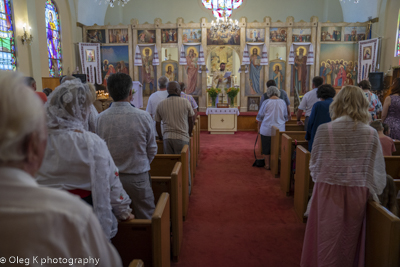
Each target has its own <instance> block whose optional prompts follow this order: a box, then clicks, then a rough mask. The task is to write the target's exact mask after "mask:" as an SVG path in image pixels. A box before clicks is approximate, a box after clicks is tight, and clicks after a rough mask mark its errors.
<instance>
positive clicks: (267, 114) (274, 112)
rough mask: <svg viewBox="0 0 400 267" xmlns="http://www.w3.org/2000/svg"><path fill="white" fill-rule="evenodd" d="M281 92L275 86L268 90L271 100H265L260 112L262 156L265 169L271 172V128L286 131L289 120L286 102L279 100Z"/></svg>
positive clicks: (258, 118) (258, 116)
mask: <svg viewBox="0 0 400 267" xmlns="http://www.w3.org/2000/svg"><path fill="white" fill-rule="evenodd" d="M280 94H281V93H280V91H279V89H278V88H277V87H275V86H270V87H268V89H267V96H268V97H269V99H267V100H265V101H264V102H263V103H262V105H261V108H260V110H259V111H258V115H257V121H258V129H259V133H260V135H261V144H262V154H263V155H264V158H265V166H264V168H265V169H267V170H269V159H270V154H271V128H272V126H276V127H277V128H278V129H279V130H280V131H285V122H286V121H287V120H288V113H287V106H286V103H285V101H283V100H282V99H280V98H279V96H280Z"/></svg>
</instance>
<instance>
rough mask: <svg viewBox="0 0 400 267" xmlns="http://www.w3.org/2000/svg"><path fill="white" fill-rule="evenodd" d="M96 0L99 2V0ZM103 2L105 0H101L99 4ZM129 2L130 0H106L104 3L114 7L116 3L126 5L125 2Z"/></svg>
mask: <svg viewBox="0 0 400 267" xmlns="http://www.w3.org/2000/svg"><path fill="white" fill-rule="evenodd" d="M94 1H95V2H97V0H94ZM101 2H103V0H99V5H101ZM128 2H129V0H104V4H106V5H109V6H110V7H114V5H115V3H118V5H121V4H122V6H125V4H127V3H128Z"/></svg>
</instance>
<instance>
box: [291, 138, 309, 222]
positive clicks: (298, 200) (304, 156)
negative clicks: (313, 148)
mask: <svg viewBox="0 0 400 267" xmlns="http://www.w3.org/2000/svg"><path fill="white" fill-rule="evenodd" d="M310 159H311V153H310V152H309V151H308V150H307V149H305V148H304V147H303V146H301V145H300V146H297V148H296V174H295V176H294V181H295V182H294V211H295V212H296V214H297V217H298V218H299V219H300V220H301V221H302V222H305V221H306V218H305V217H304V213H305V212H306V210H307V204H308V200H309V197H310V193H312V191H310V190H311V188H312V183H313V182H312V180H311V176H310V167H309V166H310Z"/></svg>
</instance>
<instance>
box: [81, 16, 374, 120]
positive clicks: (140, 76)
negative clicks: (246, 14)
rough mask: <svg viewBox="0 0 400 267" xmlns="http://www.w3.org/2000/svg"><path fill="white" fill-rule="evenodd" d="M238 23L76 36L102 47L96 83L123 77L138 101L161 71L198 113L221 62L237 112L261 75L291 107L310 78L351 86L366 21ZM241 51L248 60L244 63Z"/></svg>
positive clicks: (262, 84) (93, 29)
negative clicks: (234, 27) (232, 27)
mask: <svg viewBox="0 0 400 267" xmlns="http://www.w3.org/2000/svg"><path fill="white" fill-rule="evenodd" d="M239 27H240V29H239V30H238V31H237V32H227V33H220V32H212V31H210V28H211V23H210V22H208V21H207V20H206V19H205V18H203V19H201V21H200V23H195V22H189V23H185V22H184V21H183V19H181V18H179V19H177V21H176V23H171V22H167V23H162V21H161V20H160V19H156V20H155V21H154V23H153V24H149V23H144V24H139V23H138V21H137V20H135V19H132V20H131V24H130V25H121V24H120V25H117V26H111V25H106V26H98V25H94V26H90V27H84V31H83V32H84V36H83V41H84V42H89V43H100V45H101V63H102V75H103V77H102V81H103V85H106V83H107V82H106V81H107V78H108V76H109V75H110V74H112V73H115V72H124V73H127V74H129V75H130V76H131V77H132V78H133V80H135V81H140V82H141V83H142V85H143V96H144V106H146V104H147V100H148V97H149V96H150V95H151V94H152V93H153V92H155V91H156V90H158V88H157V87H158V84H157V79H158V78H159V77H161V76H163V75H164V76H167V77H168V78H169V79H170V80H176V81H180V82H184V83H185V84H186V92H187V93H188V94H191V95H193V96H194V97H195V99H196V101H198V103H199V107H200V111H205V110H206V108H207V105H208V104H207V103H208V101H207V93H206V89H207V88H210V87H211V86H212V77H213V72H214V71H216V70H217V69H218V68H219V65H220V64H221V63H226V69H227V70H228V71H231V72H232V74H231V77H232V86H235V87H238V88H240V93H239V95H238V97H237V100H236V101H235V103H237V105H238V106H240V111H242V112H246V111H248V107H247V106H248V105H249V104H248V103H250V102H251V101H248V100H252V101H253V99H256V98H260V97H261V95H262V94H263V93H264V92H265V90H266V82H267V81H268V80H275V83H276V84H277V86H278V87H279V88H280V89H284V90H286V92H287V93H288V95H290V97H291V100H292V101H291V103H292V108H293V109H296V108H297V105H298V103H299V102H300V99H301V97H302V95H304V94H305V93H306V92H307V91H309V90H310V89H312V88H311V87H312V82H311V81H312V78H313V77H314V76H316V75H320V76H322V77H323V78H324V81H325V83H329V84H332V85H333V86H335V87H340V86H343V85H346V84H356V83H357V75H356V73H357V68H358V66H357V59H358V56H357V54H358V41H360V40H365V38H366V37H367V31H368V29H367V28H368V24H367V23H329V22H327V23H319V22H318V18H317V17H312V18H311V19H310V22H305V21H300V22H294V18H293V17H288V18H287V20H286V21H285V22H281V21H276V22H272V21H271V18H269V17H266V18H265V19H264V21H263V22H257V21H255V22H247V19H246V18H241V19H240V20H239ZM245 51H246V52H247V53H245V54H248V59H246V60H245V62H249V63H248V64H245V65H243V59H244V58H243V55H244V52H245ZM253 102H254V101H253Z"/></svg>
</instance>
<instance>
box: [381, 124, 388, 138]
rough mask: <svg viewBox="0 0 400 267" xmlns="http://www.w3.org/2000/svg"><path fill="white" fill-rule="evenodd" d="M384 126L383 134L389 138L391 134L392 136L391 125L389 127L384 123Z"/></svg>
mask: <svg viewBox="0 0 400 267" xmlns="http://www.w3.org/2000/svg"><path fill="white" fill-rule="evenodd" d="M382 126H383V134H384V135H386V136H389V134H390V128H389V125H387V124H386V123H382Z"/></svg>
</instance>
